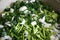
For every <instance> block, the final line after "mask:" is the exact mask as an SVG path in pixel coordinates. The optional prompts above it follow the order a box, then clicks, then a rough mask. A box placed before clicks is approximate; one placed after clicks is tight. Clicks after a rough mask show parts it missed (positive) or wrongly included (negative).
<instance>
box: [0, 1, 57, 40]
mask: <svg viewBox="0 0 60 40" xmlns="http://www.w3.org/2000/svg"><path fill="white" fill-rule="evenodd" d="M57 16H58V15H57V14H56V13H55V12H54V11H53V10H52V9H51V8H50V7H49V6H47V5H44V4H43V3H42V2H41V1H35V2H23V1H22V2H20V1H16V2H14V3H12V4H11V6H10V7H7V8H6V9H5V10H4V13H3V14H2V18H1V19H0V37H3V36H4V37H6V36H8V37H9V38H10V39H12V40H51V39H50V36H51V35H52V34H54V32H52V31H51V30H53V29H54V25H55V23H56V21H57Z"/></svg>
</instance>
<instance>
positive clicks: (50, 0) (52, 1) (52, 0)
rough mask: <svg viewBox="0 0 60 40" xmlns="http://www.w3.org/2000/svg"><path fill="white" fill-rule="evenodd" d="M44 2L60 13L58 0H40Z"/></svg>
mask: <svg viewBox="0 0 60 40" xmlns="http://www.w3.org/2000/svg"><path fill="white" fill-rule="evenodd" d="M42 2H43V3H44V4H47V5H49V6H51V7H52V8H53V9H54V10H55V11H56V12H58V13H60V1H59V0H42Z"/></svg>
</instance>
